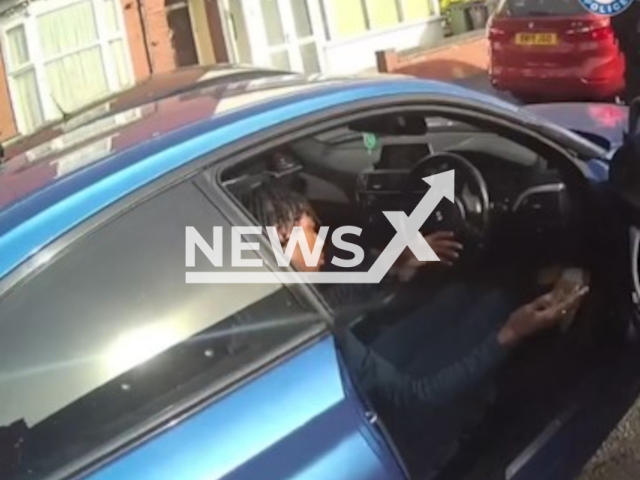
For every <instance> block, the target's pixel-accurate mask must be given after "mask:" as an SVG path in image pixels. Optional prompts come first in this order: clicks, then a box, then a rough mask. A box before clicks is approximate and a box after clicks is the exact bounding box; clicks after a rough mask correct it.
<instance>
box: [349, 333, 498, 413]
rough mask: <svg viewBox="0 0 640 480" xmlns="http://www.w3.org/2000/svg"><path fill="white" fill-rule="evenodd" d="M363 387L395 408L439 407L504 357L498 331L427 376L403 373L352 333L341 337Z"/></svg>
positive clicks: (475, 382)
mask: <svg viewBox="0 0 640 480" xmlns="http://www.w3.org/2000/svg"><path fill="white" fill-rule="evenodd" d="M342 342H343V347H344V348H345V353H346V354H347V356H348V357H349V362H351V364H352V366H353V367H354V369H355V371H356V374H357V376H358V378H359V380H360V382H361V383H362V386H363V387H364V388H365V389H367V390H368V391H370V392H372V393H373V394H374V395H375V396H378V397H381V398H382V399H384V400H387V401H389V402H391V403H392V404H393V405H394V407H396V408H404V409H412V408H413V407H415V406H419V407H424V406H440V405H444V404H446V403H448V402H449V401H450V400H452V399H454V398H455V397H456V396H458V395H460V394H462V393H464V392H465V391H466V390H467V389H469V388H471V387H473V386H474V385H476V384H478V383H479V382H481V381H482V380H484V379H485V378H486V375H487V374H488V373H489V372H490V371H491V370H493V369H494V368H495V367H497V366H498V365H499V364H500V363H501V362H502V360H503V359H504V358H505V357H506V356H507V354H508V350H507V349H505V348H504V347H503V346H502V345H500V344H499V343H498V334H497V332H495V333H493V334H491V335H489V336H488V337H486V338H485V340H484V341H483V342H482V343H480V344H479V345H478V346H477V347H476V348H475V349H474V350H473V351H471V353H469V354H468V355H467V356H466V357H463V358H461V359H460V360H459V361H458V362H457V363H454V364H452V365H450V366H448V367H445V368H443V369H442V370H440V371H439V372H437V373H435V374H433V375H429V376H416V375H412V374H409V373H405V372H403V371H401V370H399V369H398V368H396V367H395V366H394V365H393V364H392V363H390V362H389V361H387V360H386V359H385V358H383V357H382V356H380V355H379V354H377V353H376V352H375V351H373V350H372V349H370V348H368V347H366V346H365V345H364V344H362V343H361V342H360V341H359V340H358V339H357V338H356V337H355V336H354V335H353V334H352V333H351V332H345V333H344V334H343V336H342Z"/></svg>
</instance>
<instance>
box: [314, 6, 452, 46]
mask: <svg viewBox="0 0 640 480" xmlns="http://www.w3.org/2000/svg"><path fill="white" fill-rule="evenodd" d="M317 1H318V2H319V6H318V8H319V9H322V10H324V12H325V13H326V22H327V23H328V25H327V30H328V33H329V38H327V39H326V41H327V43H340V42H344V41H349V40H351V38H340V35H339V32H338V26H337V25H336V23H335V21H334V18H335V12H334V10H333V4H332V3H331V1H329V0H317ZM391 1H394V2H395V3H396V6H397V8H398V17H399V20H400V21H399V22H398V24H397V25H394V26H392V27H388V28H383V29H380V28H372V27H371V25H370V20H369V19H370V15H369V11H370V9H371V7H370V6H369V0H361V3H362V7H363V14H364V19H365V26H366V31H365V32H364V33H362V34H361V35H368V34H372V33H378V32H384V31H385V30H393V29H397V28H398V27H402V26H407V25H413V24H417V23H423V22H424V21H425V20H428V19H433V18H438V17H440V16H441V12H440V2H439V1H438V0H427V2H430V3H431V10H432V12H433V13H432V14H431V16H430V17H425V18H424V20H419V21H417V22H416V21H414V20H412V21H410V22H408V21H407V20H406V11H407V7H406V1H407V0H391ZM356 38H357V36H356Z"/></svg>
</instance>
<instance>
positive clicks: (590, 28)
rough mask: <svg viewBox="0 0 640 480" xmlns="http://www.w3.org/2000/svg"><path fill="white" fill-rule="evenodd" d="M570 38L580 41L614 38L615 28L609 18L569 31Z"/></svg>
mask: <svg viewBox="0 0 640 480" xmlns="http://www.w3.org/2000/svg"><path fill="white" fill-rule="evenodd" d="M567 36H568V37H569V39H571V40H573V41H578V42H584V41H587V42H594V41H595V42H600V41H606V40H611V39H613V37H614V35H613V29H612V28H611V22H610V20H609V19H605V20H602V21H600V22H598V23H593V24H590V25H587V26H584V27H582V28H577V29H574V30H569V31H567Z"/></svg>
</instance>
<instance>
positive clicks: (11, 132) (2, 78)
mask: <svg viewBox="0 0 640 480" xmlns="http://www.w3.org/2000/svg"><path fill="white" fill-rule="evenodd" d="M1 53H2V50H0V140H6V139H8V138H11V137H13V136H15V135H16V134H17V133H18V129H17V127H16V122H15V117H14V116H13V108H12V107H11V97H10V96H9V85H8V83H7V76H6V72H5V70H4V62H3V61H2V55H1Z"/></svg>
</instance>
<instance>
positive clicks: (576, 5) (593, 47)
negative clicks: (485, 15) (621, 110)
mask: <svg viewBox="0 0 640 480" xmlns="http://www.w3.org/2000/svg"><path fill="white" fill-rule="evenodd" d="M488 37H489V48H490V67H489V75H490V78H491V83H492V85H493V87H494V88H496V89H497V90H503V91H508V92H510V93H512V94H513V95H514V96H516V97H518V98H520V99H523V100H527V101H534V100H542V99H544V100H610V99H614V98H615V97H616V96H618V95H620V94H621V93H622V91H623V90H624V68H625V61H624V57H623V56H622V54H621V53H620V50H619V49H618V45H617V42H616V39H615V37H614V34H613V30H612V28H611V21H610V18H609V17H606V16H602V15H596V14H592V13H590V12H588V11H587V10H586V9H585V8H584V7H582V5H580V2H579V1H578V0H502V1H501V2H500V5H499V7H498V9H497V10H496V13H495V14H494V16H493V17H492V19H491V20H490V22H489V26H488Z"/></svg>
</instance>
